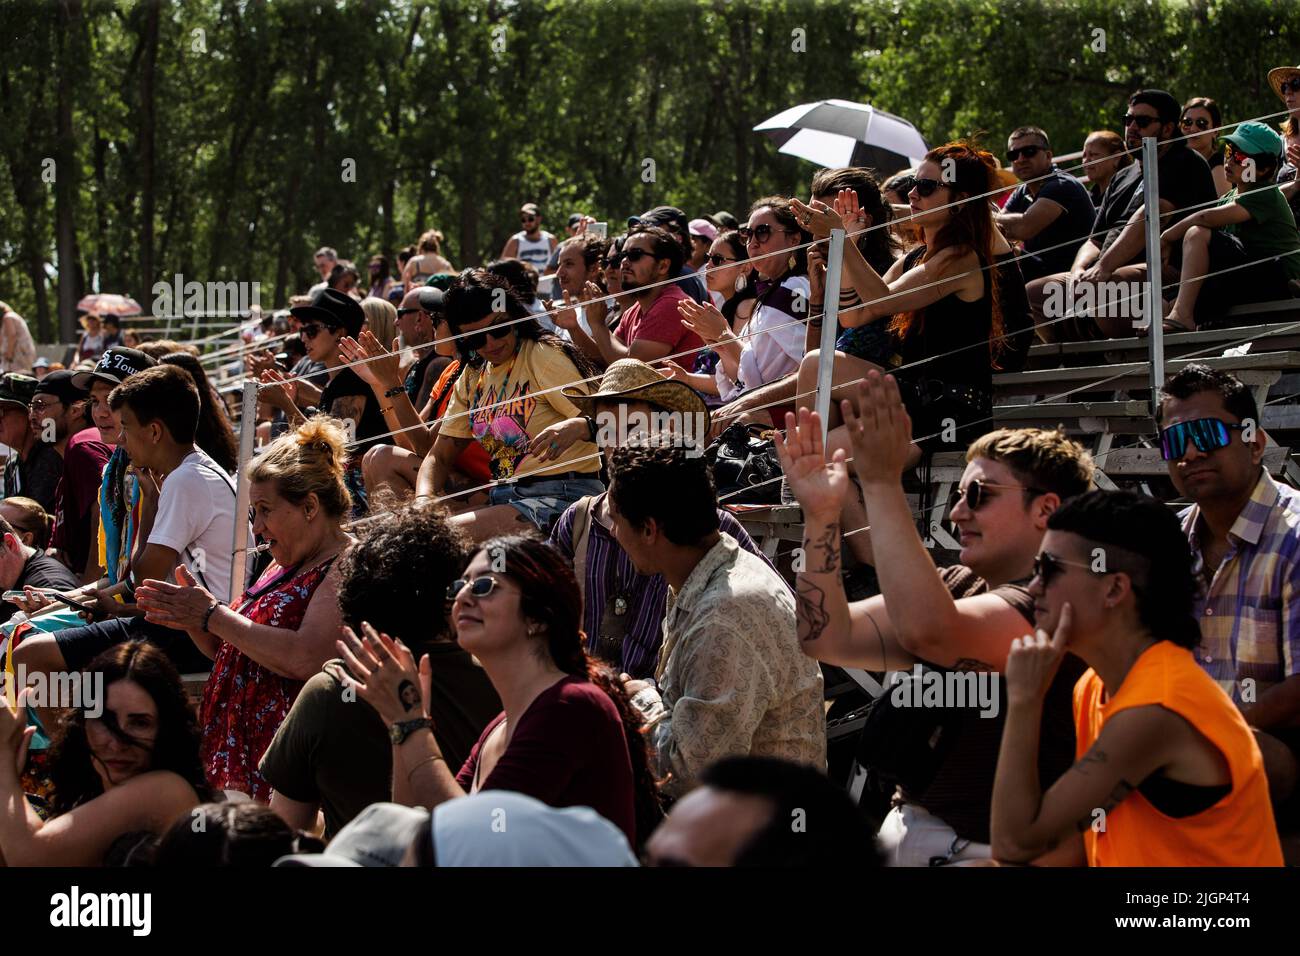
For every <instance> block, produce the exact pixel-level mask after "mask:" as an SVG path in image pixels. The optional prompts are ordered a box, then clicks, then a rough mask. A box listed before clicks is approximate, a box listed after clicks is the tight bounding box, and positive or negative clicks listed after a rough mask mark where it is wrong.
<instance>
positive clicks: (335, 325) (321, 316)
mask: <svg viewBox="0 0 1300 956" xmlns="http://www.w3.org/2000/svg"><path fill="white" fill-rule="evenodd" d="M289 311H290V312H292V313H293V314H294V316H295V317H296V318H297V319H298V321H299V322H319V323H320V324H321V325H324V326H327V327H329V328H331V329H342V330H343V331H344V332H346V333H347V334H348V335H350V336H352V337H353V338H355V337H356V336H358V335H360V334H361V326H362V325H363V324H365V321H366V313H365V312H363V311H362V310H361V303H359V302H358V301H357V300H356V299H354V298H352V296H350V295H348V294H347V293H344V292H339V291H338V290H337V289H321V290H320V291H319V292H317V293H316V294H315V295H314V296H312V297H311V302H310V303H309V304H308V305H297V306H294V307H293V308H292V309H290V310H289Z"/></svg>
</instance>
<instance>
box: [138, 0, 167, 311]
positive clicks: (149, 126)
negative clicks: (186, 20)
mask: <svg viewBox="0 0 1300 956" xmlns="http://www.w3.org/2000/svg"><path fill="white" fill-rule="evenodd" d="M161 4H162V0H146V2H145V6H144V9H143V10H142V11H141V14H142V16H143V18H144V21H143V23H142V24H141V27H142V40H143V45H144V61H143V62H142V63H141V66H140V133H139V139H138V142H139V146H140V254H139V258H140V263H139V270H140V271H139V273H138V276H139V278H138V280H137V285H136V299H137V300H138V301H139V302H140V303H141V304H142V305H143V304H145V303H147V302H148V301H149V300H150V298H151V296H152V294H153V291H152V290H153V283H154V267H153V226H154V176H153V174H154V150H153V147H154V128H155V125H156V123H157V115H156V113H155V103H154V79H155V67H156V66H157V63H158V25H159V20H160V17H161V9H162V8H161Z"/></svg>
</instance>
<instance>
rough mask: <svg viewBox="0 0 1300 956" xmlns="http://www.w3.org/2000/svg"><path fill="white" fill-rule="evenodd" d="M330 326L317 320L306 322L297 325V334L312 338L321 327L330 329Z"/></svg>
mask: <svg viewBox="0 0 1300 956" xmlns="http://www.w3.org/2000/svg"><path fill="white" fill-rule="evenodd" d="M330 328H333V327H332V326H328V325H322V324H321V323H319V322H308V323H307V324H306V325H304V326H301V327H299V329H298V334H299V335H301V336H302V337H303V338H305V339H314V338H315V337H316V335H317V333H318V332H320V330H321V329H330Z"/></svg>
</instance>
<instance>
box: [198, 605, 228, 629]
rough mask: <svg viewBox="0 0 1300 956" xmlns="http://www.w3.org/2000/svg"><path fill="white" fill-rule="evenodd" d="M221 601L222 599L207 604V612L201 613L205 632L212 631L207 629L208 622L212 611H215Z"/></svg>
mask: <svg viewBox="0 0 1300 956" xmlns="http://www.w3.org/2000/svg"><path fill="white" fill-rule="evenodd" d="M223 603H224V602H222V601H213V602H212V603H211V604H209V605H208V612H207V613H206V614H204V615H203V631H204V633H205V634H211V633H212V632H211V631H209V630H208V622H209V621H211V620H212V612H213V611H215V610H216V609H217V608H219V607H221V605H222V604H223Z"/></svg>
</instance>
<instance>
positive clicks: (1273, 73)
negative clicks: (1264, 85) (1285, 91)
mask: <svg viewBox="0 0 1300 956" xmlns="http://www.w3.org/2000/svg"><path fill="white" fill-rule="evenodd" d="M1293 76H1300V66H1279V67H1275V68H1274V69H1271V70H1269V71H1268V85H1269V86H1271V87H1273V92H1274V93H1276V94H1277V95H1278V98H1279V99H1281V97H1282V81H1283V80H1286V79H1290V78H1291V77H1293Z"/></svg>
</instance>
